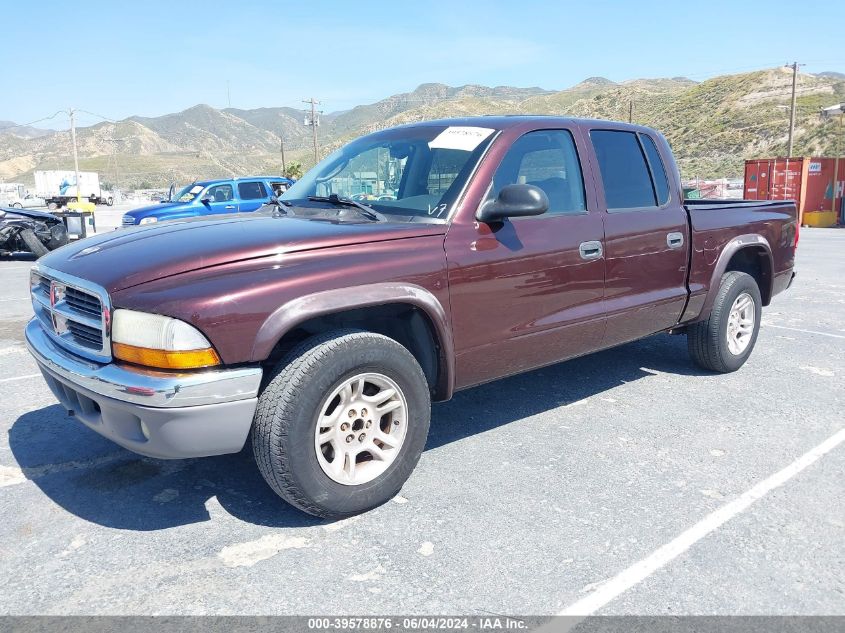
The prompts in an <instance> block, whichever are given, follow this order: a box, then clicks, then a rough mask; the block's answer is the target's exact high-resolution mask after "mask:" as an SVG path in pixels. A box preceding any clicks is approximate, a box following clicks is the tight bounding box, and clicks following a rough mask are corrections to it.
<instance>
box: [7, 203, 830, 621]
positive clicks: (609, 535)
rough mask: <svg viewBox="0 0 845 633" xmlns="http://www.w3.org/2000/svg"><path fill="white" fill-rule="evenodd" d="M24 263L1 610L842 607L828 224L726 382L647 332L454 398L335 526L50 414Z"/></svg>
mask: <svg viewBox="0 0 845 633" xmlns="http://www.w3.org/2000/svg"><path fill="white" fill-rule="evenodd" d="M118 212H119V210H115V211H114V213H115V214H117V213H118ZM118 221H119V220H118ZM30 265H31V262H30V261H26V260H25V259H11V260H10V259H3V260H0V288H2V290H3V292H2V295H0V389H2V394H3V396H2V402H3V405H4V406H3V407H2V412H1V413H0V427H2V434H0V517H2V520H0V579H2V581H0V582H2V587H3V589H2V591H0V614H120V615H126V614H465V615H489V614H507V615H519V614H522V615H550V614H555V613H560V612H565V611H567V610H568V609H571V608H572V607H573V605H586V604H588V603H589V604H590V605H592V606H590V607H589V609H590V612H595V613H600V614H641V615H658V614H673V615H679V614H743V615H751V614H808V615H809V614H813V615H831V614H839V615H845V549H844V548H843V547H842V544H843V543H845V494H843V481H845V442H841V437H842V429H843V428H844V427H845V403H843V388H842V387H843V376H845V231H843V230H835V229H804V230H802V233H801V243H800V246H799V257H798V266H797V270H798V275H799V276H798V278H797V280H796V283H795V285H794V286H793V288H792V289H790V290H789V291H787V292H786V293H785V294H782V295H780V296H778V297H776V298H775V300H774V302H773V304H772V305H771V306H770V307H769V308H767V309H765V310H764V313H763V327H762V330H761V333H760V336H759V339H758V341H757V347H756V349H755V350H754V353H753V354H752V356H751V358H750V360H749V362H748V363H747V364H746V366H745V367H743V368H742V369H741V370H740V371H738V372H736V373H733V374H729V375H712V374H708V373H706V372H703V371H701V370H699V369H698V368H697V367H696V366H694V365H693V364H692V362H691V361H690V360H689V358H688V356H687V352H686V341H685V338H684V337H683V336H668V335H658V336H653V337H651V338H648V339H646V340H643V341H639V342H636V343H631V344H628V345H624V346H622V347H619V348H616V349H612V350H608V351H605V352H601V353H598V354H595V355H592V356H589V357H585V358H581V359H578V360H574V361H571V362H568V363H563V364H560V365H556V366H552V367H549V368H546V369H543V370H540V371H534V372H531V373H528V374H524V375H521V376H518V377H515V378H510V379H507V380H503V381H499V382H496V383H492V384H489V385H485V386H482V387H478V388H475V389H471V390H468V391H465V392H461V393H459V394H457V395H456V397H455V398H454V399H453V400H452V401H451V402H448V403H443V404H438V405H435V406H434V410H433V417H432V425H431V434H430V438H429V441H428V445H427V448H426V451H425V452H424V454H423V456H422V459H421V460H420V463H419V465H418V467H417V469H416V471H415V472H414V474H413V475H412V476H411V479H410V480H409V481H408V483H407V484H406V485H405V487H404V489H403V490H402V492H401V495H400V496H399V497H397V498H395V499H394V500H393V501H391V502H389V503H387V504H386V505H384V506H382V507H380V508H378V509H376V510H374V511H372V512H369V513H367V514H364V515H362V516H359V517H355V518H352V519H347V520H345V521H340V522H328V521H322V520H317V519H315V518H313V517H309V516H307V515H305V514H302V513H301V512H299V511H297V510H295V509H294V508H292V507H290V506H288V505H286V504H285V503H284V502H283V501H281V500H280V499H278V498H277V497H276V496H275V495H274V494H273V493H272V492H271V490H270V489H269V488H268V487H267V486H266V485H265V483H264V482H263V480H262V479H261V477H260V475H259V474H258V472H257V469H256V467H255V465H254V464H253V462H252V459H251V456H250V455H249V453H248V452H242V453H240V454H237V455H229V456H223V457H216V458H206V459H197V460H184V461H159V460H154V459H147V458H143V457H139V456H137V455H134V454H133V453H130V452H128V451H125V450H123V449H121V448H119V447H117V446H116V445H114V444H112V443H110V442H108V441H107V440H105V439H102V438H100V437H99V436H98V435H96V434H95V433H93V432H92V431H89V430H88V429H86V428H85V427H83V426H82V425H81V424H80V423H78V422H76V421H74V420H73V419H70V418H68V417H66V416H65V414H64V412H63V410H62V409H61V408H60V407H59V406H58V405H57V404H56V403H55V401H54V399H53V397H52V395H51V394H50V392H49V391H48V389H47V387H46V386H45V384H44V383H43V381H42V380H41V378H40V377H38V376H35V374H37V369H36V366H35V363H34V362H33V361H32V360H31V358H30V357H29V355H28V354H27V352H26V350H25V348H24V345H23V340H22V338H23V328H24V324H25V322H26V321H27V319H28V318H29V317H30V315H31V308H30V306H29V302H28V299H27V276H28V270H29V267H30ZM837 434H838V435H837ZM837 438H839V440H837ZM585 601H586V602H585Z"/></svg>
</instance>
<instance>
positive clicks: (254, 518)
mask: <svg viewBox="0 0 845 633" xmlns="http://www.w3.org/2000/svg"><path fill="white" fill-rule="evenodd" d="M653 372H666V373H673V374H683V375H704V372H701V371H699V370H697V369H696V368H695V366H694V365H693V364H692V362H691V361H690V360H689V357H688V356H687V352H686V339H685V337H682V336H675V337H672V336H667V335H659V336H654V337H651V338H648V339H644V340H642V341H637V342H635V343H629V344H627V345H624V346H622V347H618V348H615V349H612V350H607V351H604V352H600V353H598V354H593V355H591V356H586V357H583V358H580V359H576V360H572V361H569V362H567V363H561V364H557V365H552V366H550V367H546V368H544V369H540V370H536V371H532V372H529V373H526V374H521V375H518V376H514V377H512V378H508V379H504V380H500V381H497V382H495V383H490V384H488V385H483V386H480V387H476V388H474V389H470V390H467V391H464V392H461V393H458V394H457V395H456V396H455V398H454V399H453V400H451V401H450V402H447V403H443V404H437V405H435V406H434V410H433V416H432V423H431V432H430V435H429V440H428V444H427V446H426V450H428V449H431V448H436V447H439V446H443V445H444V444H448V443H451V442H456V441H460V440H463V439H466V438H469V437H472V436H473V435H476V434H479V433H482V432H484V431H488V430H491V429H495V428H497V427H499V426H502V425H505V424H508V423H509V422H512V421H514V420H518V419H521V418H524V417H527V416H531V415H535V414H538V413H542V412H544V411H549V410H552V409H556V408H558V407H562V406H565V405H567V404H569V403H572V402H576V401H578V400H582V399H584V398H589V397H592V396H596V395H598V394H601V393H602V392H605V391H607V390H609V389H612V388H614V387H616V386H618V385H620V384H623V383H628V382H633V381H636V380H639V379H641V378H644V377H646V376H650V375H653ZM561 415H562V416H564V415H566V414H565V413H564V412H561ZM572 432H573V433H575V432H577V431H576V430H573V431H572ZM9 445H10V447H11V450H12V452H13V454H14V456H15V459H16V460H17V462H18V464H19V466H20V467H21V468H22V469H23V471H24V474H25V475H26V477H27V478H28V479H30V480H31V481H33V482H34V483H35V484H36V485H37V486H38V487H39V488H40V490H41V491H42V492H43V493H44V494H45V495H47V497H49V498H50V499H51V500H52V501H53V502H55V503H56V504H58V505H59V506H61V507H62V508H64V509H65V510H67V511H68V512H71V513H73V514H74V515H76V516H78V517H80V518H82V519H85V520H87V521H92V522H94V523H97V524H100V525H103V526H106V527H112V528H120V529H129V530H142V531H143V530H160V529H165V528H170V527H176V526H180V525H187V524H191V523H197V522H201V521H207V520H209V519H210V518H212V517H215V515H217V514H224V515H225V514H226V513H228V514H229V515H231V516H233V517H235V518H237V519H240V520H242V521H246V522H249V523H253V524H258V525H265V526H272V527H303V526H311V525H320V524H324V523H327V522H325V521H322V520H320V519H316V518H314V517H311V516H308V515H306V514H304V513H302V512H300V511H298V510H296V509H295V508H293V507H291V506H289V505H288V504H286V503H284V502H283V501H282V500H281V499H279V498H278V497H277V496H276V495H275V494H274V493H273V492H272V491H271V490H270V488H269V487H268V486H267V484H266V483H265V482H264V480H263V479H262V478H261V475H260V474H259V473H258V469H257V468H256V466H255V463H254V462H253V459H252V455H251V452H250V449H249V446H248V445H247V447H246V448H245V449H244V450H243V451H241V452H240V453H238V454H235V455H224V456H220V457H211V458H205V459H190V460H174V461H168V460H156V459H149V458H145V457H140V456H138V455H135V454H134V453H131V452H129V451H126V450H123V449H121V448H119V447H118V446H116V445H115V444H112V443H111V442H109V441H108V440H106V439H104V438H102V437H100V436H99V435H97V434H96V433H94V432H93V431H90V430H88V429H87V428H86V427H84V426H83V425H82V424H80V423H78V422H76V421H75V420H73V419H70V418H68V417H67V416H66V415H65V412H64V410H63V409H62V408H61V407H60V406H59V405H53V406H49V407H45V408H43V409H40V410H37V411H32V412H29V413H26V414H24V415H22V416H21V417H20V418H18V419H17V421H16V422H15V423H14V425H13V426H12V428H11V430H10V432H9ZM218 504H219V505H218Z"/></svg>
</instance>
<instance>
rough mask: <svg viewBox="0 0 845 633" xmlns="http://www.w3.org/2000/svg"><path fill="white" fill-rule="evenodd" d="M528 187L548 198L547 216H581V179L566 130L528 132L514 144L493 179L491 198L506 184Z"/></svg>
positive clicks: (582, 183) (572, 144)
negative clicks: (573, 214)
mask: <svg viewBox="0 0 845 633" xmlns="http://www.w3.org/2000/svg"><path fill="white" fill-rule="evenodd" d="M513 184H529V185H534V186H536V187H539V188H540V189H542V190H543V191H545V192H546V195H547V196H548V198H549V210H548V213H583V212H584V211H585V210H586V208H587V207H586V204H585V203H584V179H583V177H582V175H581V164H580V163H579V162H578V153H577V151H576V150H575V143H574V142H573V140H572V135H571V134H570V133H569V132H567V131H565V130H538V131H536V132H529V133H528V134H525V135H524V136H521V137H520V138H519V139H517V140H516V142H514V144H513V145H512V146H511V148H510V149H509V150H508V153H507V154H506V155H505V157H504V158H503V159H502V162H501V164H500V165H499V168H498V169H497V170H496V175H495V176H493V189H492V191H491V195H492V196H493V197H495V196H496V195H498V193H499V191H501V189H502V187H504V186H505V185H513Z"/></svg>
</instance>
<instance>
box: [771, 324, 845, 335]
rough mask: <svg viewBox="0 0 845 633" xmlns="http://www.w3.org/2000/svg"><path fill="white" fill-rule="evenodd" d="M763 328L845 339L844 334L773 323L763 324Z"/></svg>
mask: <svg viewBox="0 0 845 633" xmlns="http://www.w3.org/2000/svg"><path fill="white" fill-rule="evenodd" d="M763 327H764V328H765V327H775V328H778V329H779V330H792V331H793V332H804V333H805V334H818V335H819V336H829V337H831V338H845V336H843V335H842V334H831V333H830V332H816V331H815V330H802V329H801V328H797V327H787V326H785V325H772V324H771V323H765V324H763Z"/></svg>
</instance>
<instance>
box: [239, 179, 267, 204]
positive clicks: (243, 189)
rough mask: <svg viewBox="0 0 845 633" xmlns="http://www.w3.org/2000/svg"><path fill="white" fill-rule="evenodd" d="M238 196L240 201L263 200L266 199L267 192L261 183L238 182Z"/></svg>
mask: <svg viewBox="0 0 845 633" xmlns="http://www.w3.org/2000/svg"><path fill="white" fill-rule="evenodd" d="M238 195H239V196H240V197H241V200H263V199H264V198H266V197H267V191H266V190H265V189H264V183H262V182H239V183H238Z"/></svg>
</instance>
